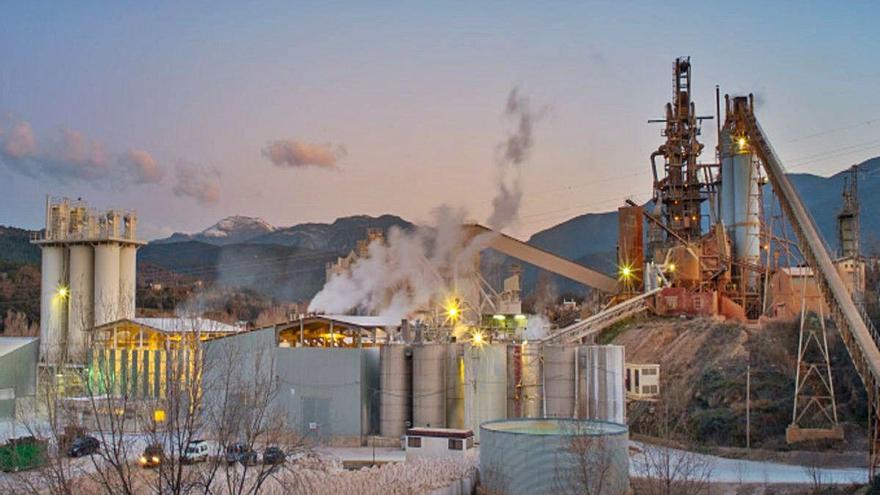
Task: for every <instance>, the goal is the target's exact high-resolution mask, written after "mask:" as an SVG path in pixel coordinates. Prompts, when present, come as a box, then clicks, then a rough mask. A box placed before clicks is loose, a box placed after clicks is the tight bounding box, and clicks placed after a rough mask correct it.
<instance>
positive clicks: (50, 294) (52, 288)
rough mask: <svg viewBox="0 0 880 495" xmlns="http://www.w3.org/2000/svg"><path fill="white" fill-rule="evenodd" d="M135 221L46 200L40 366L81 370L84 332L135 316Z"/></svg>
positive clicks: (39, 240) (129, 215)
mask: <svg viewBox="0 0 880 495" xmlns="http://www.w3.org/2000/svg"><path fill="white" fill-rule="evenodd" d="M136 234H137V216H136V215H135V213H134V212H132V211H123V210H107V211H104V212H98V211H96V210H93V209H91V208H89V207H88V205H87V204H86V203H84V202H82V201H80V200H77V201H72V200H70V199H67V198H61V199H54V198H53V199H48V198H47V199H46V229H45V230H44V231H43V232H40V233H38V235H37V236H35V237H34V238H33V239H32V241H31V242H32V243H34V244H36V245H38V246H39V247H40V249H41V251H42V268H41V272H42V284H41V295H40V361H41V363H43V364H44V365H47V366H63V365H66V364H75V365H76V364H80V365H81V364H83V363H84V362H85V360H86V355H87V350H88V349H89V347H90V345H91V337H90V334H89V332H90V330H91V329H92V328H93V327H94V326H96V325H103V324H105V323H109V322H112V321H116V320H118V319H121V318H133V317H134V315H135V290H136V282H137V274H136V269H137V249H138V248H139V247H140V246H142V245H143V244H145V243H144V242H143V241H139V240H137V235H136Z"/></svg>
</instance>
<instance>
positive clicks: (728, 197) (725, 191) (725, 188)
mask: <svg viewBox="0 0 880 495" xmlns="http://www.w3.org/2000/svg"><path fill="white" fill-rule="evenodd" d="M734 186H735V181H734V174H733V141H732V139H731V137H730V132H729V131H728V130H727V129H726V128H725V129H722V130H721V191H720V194H719V209H720V210H721V221H722V222H723V223H724V226H725V227H726V228H727V229H730V228H732V227H733V225H734V224H735V223H736V212H735V205H736V201H735V199H734V198H735V196H736V190H735V188H734Z"/></svg>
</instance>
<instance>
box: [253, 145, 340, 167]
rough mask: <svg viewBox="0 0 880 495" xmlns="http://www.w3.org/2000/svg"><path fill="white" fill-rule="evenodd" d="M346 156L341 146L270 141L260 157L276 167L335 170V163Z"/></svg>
mask: <svg viewBox="0 0 880 495" xmlns="http://www.w3.org/2000/svg"><path fill="white" fill-rule="evenodd" d="M346 154H348V152H347V150H346V149H345V147H344V146H342V145H335V146H334V145H332V144H312V143H304V142H302V141H297V140H295V139H282V140H278V141H272V142H270V143H267V144H266V146H263V149H262V155H263V157H264V158H266V159H267V160H269V161H270V162H272V164H273V165H275V166H277V167H292V168H299V167H307V166H315V167H321V168H335V167H336V162H337V161H338V160H340V159H342V158H344V157H345V155H346Z"/></svg>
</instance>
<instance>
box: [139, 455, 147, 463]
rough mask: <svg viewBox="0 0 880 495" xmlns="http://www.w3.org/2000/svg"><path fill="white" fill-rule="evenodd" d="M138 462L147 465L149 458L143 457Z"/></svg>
mask: <svg viewBox="0 0 880 495" xmlns="http://www.w3.org/2000/svg"><path fill="white" fill-rule="evenodd" d="M138 461H140V463H141V464H146V463H147V458H146V457H144V456H141V457H140V459H138Z"/></svg>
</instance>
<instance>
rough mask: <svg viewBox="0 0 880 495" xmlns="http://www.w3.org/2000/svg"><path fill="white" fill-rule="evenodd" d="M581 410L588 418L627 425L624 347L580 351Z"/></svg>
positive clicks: (591, 347)
mask: <svg viewBox="0 0 880 495" xmlns="http://www.w3.org/2000/svg"><path fill="white" fill-rule="evenodd" d="M578 354H579V359H580V363H579V364H580V365H579V373H582V374H583V378H582V379H580V382H581V384H583V387H581V388H580V390H581V392H580V393H581V395H580V397H579V403H580V405H581V407H579V409H580V411H579V414H578V416H580V417H581V418H584V419H595V420H601V421H612V422H615V423H621V424H626V388H625V387H626V383H625V381H624V377H625V369H624V368H625V364H624V363H625V360H624V358H625V355H624V347H623V346H622V345H590V346H582V347H581V348H580V349H579V352H578Z"/></svg>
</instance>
